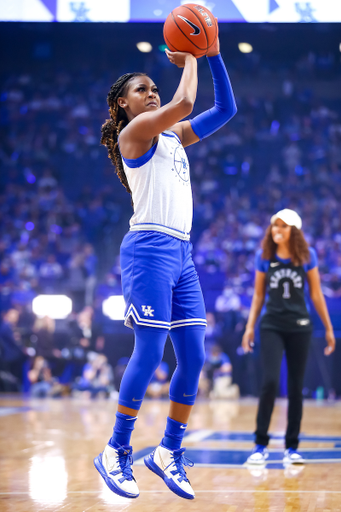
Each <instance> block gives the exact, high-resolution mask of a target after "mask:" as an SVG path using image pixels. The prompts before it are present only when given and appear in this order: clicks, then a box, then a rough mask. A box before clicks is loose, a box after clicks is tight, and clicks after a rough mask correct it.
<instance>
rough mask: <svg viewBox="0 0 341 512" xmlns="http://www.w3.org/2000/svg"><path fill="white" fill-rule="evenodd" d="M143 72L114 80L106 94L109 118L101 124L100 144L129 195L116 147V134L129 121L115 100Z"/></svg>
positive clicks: (143, 74) (117, 134)
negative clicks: (105, 148) (104, 147)
mask: <svg viewBox="0 0 341 512" xmlns="http://www.w3.org/2000/svg"><path fill="white" fill-rule="evenodd" d="M145 75H146V74H145V73H126V74H125V75H122V76H120V78H118V79H117V80H116V82H115V83H114V84H113V85H112V86H111V88H110V91H109V93H108V96H107V103H108V105H109V114H110V119H107V120H106V121H105V123H104V124H103V125H102V128H101V132H102V137H101V144H103V146H106V147H107V149H108V157H109V158H110V160H111V161H112V163H113V165H114V166H115V170H116V174H117V176H118V177H119V179H120V181H121V183H122V185H123V186H124V187H125V188H126V190H127V191H128V192H129V194H130V195H131V190H130V187H129V183H128V180H127V176H126V174H125V172H124V167H123V162H122V157H121V153H120V150H119V147H118V136H119V134H120V132H121V131H122V130H123V128H124V127H125V126H127V124H128V123H129V121H128V118H127V114H126V113H125V110H124V109H123V108H122V107H120V106H119V104H118V103H117V100H118V98H119V97H120V96H123V95H124V94H126V92H127V86H128V84H129V82H130V81H131V80H132V79H133V78H135V77H136V76H145Z"/></svg>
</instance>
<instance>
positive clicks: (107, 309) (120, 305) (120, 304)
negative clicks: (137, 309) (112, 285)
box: [102, 295, 126, 320]
mask: <svg viewBox="0 0 341 512" xmlns="http://www.w3.org/2000/svg"><path fill="white" fill-rule="evenodd" d="M125 307H126V305H125V302H124V298H123V295H111V297H108V298H107V299H105V300H104V301H103V304H102V311H103V315H105V316H107V317H109V318H110V320H124V312H125Z"/></svg>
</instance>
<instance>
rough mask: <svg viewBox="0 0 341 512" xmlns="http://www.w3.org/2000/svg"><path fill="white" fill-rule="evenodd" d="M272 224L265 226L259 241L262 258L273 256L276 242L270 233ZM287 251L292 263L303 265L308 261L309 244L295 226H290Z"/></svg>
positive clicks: (266, 258) (269, 258)
mask: <svg viewBox="0 0 341 512" xmlns="http://www.w3.org/2000/svg"><path fill="white" fill-rule="evenodd" d="M271 228H272V225H271V224H270V226H268V227H267V230H266V232H265V235H264V238H263V240H262V242H261V245H262V249H263V253H262V258H263V259H264V260H271V259H272V258H274V257H275V254H276V250H277V244H276V243H275V242H274V240H273V238H272V234H271ZM289 251H290V254H291V259H292V262H293V264H294V265H296V266H297V265H303V263H308V262H309V261H310V252H309V245H308V242H307V241H306V239H305V238H304V234H303V232H302V231H301V230H300V229H297V227H296V226H292V227H291V234H290V240H289Z"/></svg>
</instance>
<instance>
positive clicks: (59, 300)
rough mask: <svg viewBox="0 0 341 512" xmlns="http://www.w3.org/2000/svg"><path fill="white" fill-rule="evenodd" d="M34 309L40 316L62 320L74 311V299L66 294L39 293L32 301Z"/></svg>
mask: <svg viewBox="0 0 341 512" xmlns="http://www.w3.org/2000/svg"><path fill="white" fill-rule="evenodd" d="M32 311H33V313H34V314H35V315H37V316H38V317H40V318H43V317H44V316H48V317H50V318H53V319H54V320H62V319H63V318H66V317H68V316H69V314H70V313H71V312H72V300H71V299H70V298H69V297H67V296H66V295H38V296H37V297H35V298H34V299H33V301H32Z"/></svg>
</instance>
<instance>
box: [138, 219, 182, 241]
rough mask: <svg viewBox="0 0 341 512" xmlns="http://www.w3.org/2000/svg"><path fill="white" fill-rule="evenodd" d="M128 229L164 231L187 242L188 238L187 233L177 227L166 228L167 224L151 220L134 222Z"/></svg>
mask: <svg viewBox="0 0 341 512" xmlns="http://www.w3.org/2000/svg"><path fill="white" fill-rule="evenodd" d="M129 231H158V232H160V233H165V234H166V235H171V236H174V237H175V238H179V239H180V240H184V241H185V242H188V241H189V239H190V234H189V233H184V232H183V231H179V230H178V229H174V228H168V227H167V226H163V225H162V224H155V223H153V222H145V223H138V224H134V225H133V226H131V227H130V230H129Z"/></svg>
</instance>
